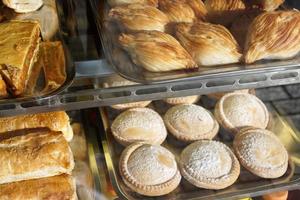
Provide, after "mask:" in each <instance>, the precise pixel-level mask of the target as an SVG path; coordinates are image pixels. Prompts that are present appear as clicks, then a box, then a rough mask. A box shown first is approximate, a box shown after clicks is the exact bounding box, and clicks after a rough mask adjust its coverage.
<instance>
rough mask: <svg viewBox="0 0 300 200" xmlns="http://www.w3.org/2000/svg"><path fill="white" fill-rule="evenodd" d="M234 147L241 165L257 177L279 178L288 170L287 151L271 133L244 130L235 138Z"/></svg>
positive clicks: (250, 129)
mask: <svg viewBox="0 0 300 200" xmlns="http://www.w3.org/2000/svg"><path fill="white" fill-rule="evenodd" d="M233 147H234V150H235V152H236V155H237V157H238V159H239V161H240V163H241V165H243V166H244V167H245V168H246V169H248V170H249V171H250V172H252V173H253V174H255V175H257V176H260V177H263V178H277V177H280V176H282V175H283V174H284V173H285V172H286V170H287V167H288V153H287V150H286V149H285V147H284V146H283V144H282V143H281V142H280V140H279V139H278V138H277V137H276V136H275V134H274V133H272V132H271V131H268V130H265V129H257V128H248V129H243V130H241V131H240V132H239V133H238V134H237V135H236V136H235V138H234V141H233Z"/></svg>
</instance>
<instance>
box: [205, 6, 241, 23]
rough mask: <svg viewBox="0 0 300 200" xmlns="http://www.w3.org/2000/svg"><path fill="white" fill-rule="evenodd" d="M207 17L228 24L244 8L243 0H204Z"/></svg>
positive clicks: (213, 21)
mask: <svg viewBox="0 0 300 200" xmlns="http://www.w3.org/2000/svg"><path fill="white" fill-rule="evenodd" d="M205 6H206V9H207V12H208V13H207V18H208V20H209V21H210V22H212V23H216V24H222V25H225V26H227V25H230V24H231V22H232V21H233V20H234V19H236V18H237V17H238V16H239V15H240V14H242V13H243V12H244V10H245V9H246V5H245V3H244V1H243V0H206V1H205Z"/></svg>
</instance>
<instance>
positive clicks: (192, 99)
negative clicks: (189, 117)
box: [164, 95, 201, 105]
mask: <svg viewBox="0 0 300 200" xmlns="http://www.w3.org/2000/svg"><path fill="white" fill-rule="evenodd" d="M200 98H201V96H199V95H194V96H186V97H173V98H167V99H164V101H165V102H166V103H168V104H171V105H177V104H192V103H196V102H197V101H199V99H200Z"/></svg>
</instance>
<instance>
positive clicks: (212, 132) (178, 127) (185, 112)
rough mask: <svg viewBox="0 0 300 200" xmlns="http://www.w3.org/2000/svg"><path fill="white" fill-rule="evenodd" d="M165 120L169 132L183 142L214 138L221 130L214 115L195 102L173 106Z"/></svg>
mask: <svg viewBox="0 0 300 200" xmlns="http://www.w3.org/2000/svg"><path fill="white" fill-rule="evenodd" d="M164 122H165V125H166V127H167V129H168V130H169V132H170V133H171V134H172V135H173V136H174V137H175V138H177V139H178V140H180V141H183V142H193V141H196V140H201V139H212V138H214V137H215V136H216V135H217V133H218V131H219V124H218V122H217V121H216V120H215V118H214V116H213V115H212V114H211V113H210V112H209V111H208V110H206V109H205V108H203V107H201V106H197V105H194V104H182V105H177V106H173V107H172V108H170V109H169V110H168V111H167V112H166V114H165V116H164Z"/></svg>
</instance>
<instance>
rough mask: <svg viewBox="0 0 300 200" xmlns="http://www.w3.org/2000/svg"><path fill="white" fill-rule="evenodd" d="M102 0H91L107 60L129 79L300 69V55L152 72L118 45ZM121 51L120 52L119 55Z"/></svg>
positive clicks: (290, 2) (289, 1)
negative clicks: (247, 63) (253, 61)
mask: <svg viewBox="0 0 300 200" xmlns="http://www.w3.org/2000/svg"><path fill="white" fill-rule="evenodd" d="M105 2H106V1H101V0H90V4H91V7H92V9H93V13H94V16H95V22H96V26H97V29H98V34H99V37H100V39H101V42H102V46H103V51H104V54H105V57H106V59H107V60H108V62H109V63H110V64H111V65H112V67H113V68H114V70H115V71H116V72H118V73H119V74H120V75H121V76H123V77H125V78H126V79H129V80H132V81H135V82H139V83H157V82H167V81H168V82H170V81H178V80H190V79H201V80H202V79H208V78H209V79H212V78H218V77H230V76H239V75H244V74H246V73H247V74H248V73H252V74H253V73H255V74H257V75H258V74H262V73H265V72H270V71H282V70H287V69H299V68H300V66H299V65H300V56H299V55H298V56H297V57H295V58H294V59H289V60H273V61H260V62H256V63H255V64H249V65H245V64H229V65H224V66H215V67H213V66H212V67H199V69H198V70H193V71H188V70H178V71H171V72H150V71H147V70H144V69H143V67H141V66H137V65H135V64H133V63H132V61H131V59H130V58H129V56H128V55H127V53H126V52H124V51H123V50H122V49H120V47H118V45H117V44H116V41H115V40H116V39H114V37H115V36H117V35H118V34H119V31H118V30H117V27H114V26H111V25H110V24H109V22H108V20H107V13H108V11H109V6H108V5H107V4H106V3H105ZM284 6H286V7H293V8H297V9H299V8H300V3H299V2H297V1H296V0H286V4H285V5H284ZM116 52H117V54H116Z"/></svg>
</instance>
